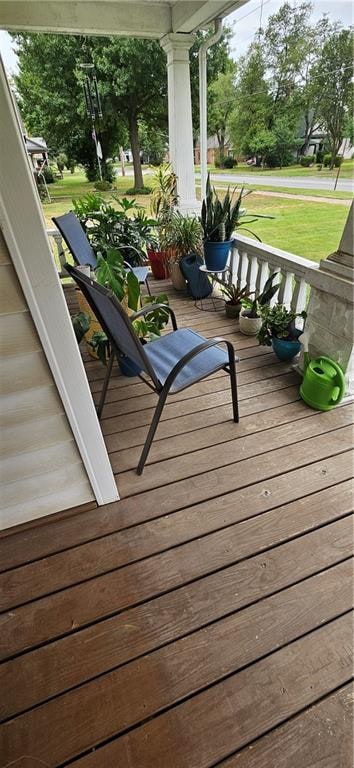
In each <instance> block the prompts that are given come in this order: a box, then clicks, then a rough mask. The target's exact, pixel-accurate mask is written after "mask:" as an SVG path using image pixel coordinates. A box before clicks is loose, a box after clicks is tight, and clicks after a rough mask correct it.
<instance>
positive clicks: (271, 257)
mask: <svg viewBox="0 0 354 768" xmlns="http://www.w3.org/2000/svg"><path fill="white" fill-rule="evenodd" d="M47 234H48V236H49V238H50V240H51V244H52V249H53V254H54V255H55V256H56V261H57V266H58V272H59V276H60V277H67V274H66V273H65V270H64V264H65V262H66V259H67V255H66V253H65V247H66V246H65V244H64V241H63V238H62V236H61V234H60V232H59V231H58V230H57V229H56V228H54V227H53V228H52V229H47ZM59 265H60V269H59ZM229 267H230V272H229V278H228V279H229V282H232V283H233V284H234V285H237V286H238V287H239V288H244V287H245V286H247V288H248V290H249V291H250V292H252V293H253V292H254V293H255V294H256V295H257V294H259V293H260V292H261V291H262V289H263V287H264V283H265V281H266V280H267V277H268V276H269V275H270V274H272V273H273V272H277V273H279V274H280V275H281V281H280V282H281V285H280V289H279V291H278V293H277V294H276V295H275V297H273V299H272V301H271V305H272V306H273V305H274V304H275V303H278V304H285V306H286V307H287V309H292V310H293V311H294V312H302V311H303V310H304V309H305V308H306V306H307V303H308V299H309V294H310V289H309V287H310V286H311V285H312V275H313V274H314V273H315V272H317V270H318V269H319V264H317V262H315V261H310V260H309V259H303V258H302V257H301V256H295V255H294V254H292V253H288V252H287V251H282V250H280V248H273V246H272V245H267V244H265V243H258V242H257V241H256V240H251V238H249V237H244V236H243V235H237V236H236V238H235V246H234V248H233V250H232V252H231V257H230V264H229Z"/></svg>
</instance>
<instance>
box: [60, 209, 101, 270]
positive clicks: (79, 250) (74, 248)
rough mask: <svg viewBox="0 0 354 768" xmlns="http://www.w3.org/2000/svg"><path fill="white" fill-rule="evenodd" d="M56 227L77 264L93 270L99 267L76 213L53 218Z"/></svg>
mask: <svg viewBox="0 0 354 768" xmlns="http://www.w3.org/2000/svg"><path fill="white" fill-rule="evenodd" d="M53 221H54V224H55V226H56V227H57V228H58V229H59V232H60V234H61V235H62V236H63V238H64V240H65V242H66V244H67V246H68V248H69V250H70V252H71V253H72V255H73V258H74V261H75V263H76V264H78V265H80V266H82V267H84V266H86V265H89V266H90V267H92V269H96V267H97V259H96V256H95V252H94V250H93V248H92V245H91V243H90V241H89V239H88V237H87V235H86V232H85V231H84V229H83V227H82V226H81V224H80V221H79V219H78V218H77V216H75V213H72V212H70V213H64V215H63V216H56V217H53Z"/></svg>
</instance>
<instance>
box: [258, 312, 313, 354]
mask: <svg viewBox="0 0 354 768" xmlns="http://www.w3.org/2000/svg"><path fill="white" fill-rule="evenodd" d="M261 317H262V326H261V328H260V330H259V331H258V334H257V338H258V341H259V343H260V344H264V345H266V346H268V347H270V346H272V347H273V350H274V352H275V354H276V356H277V357H278V359H279V360H292V358H293V357H295V355H297V354H298V352H300V348H301V342H300V341H299V336H301V334H302V333H303V328H302V329H301V330H300V329H299V328H296V325H295V321H296V318H297V317H302V318H303V319H304V320H305V319H306V312H301V313H300V314H297V313H296V312H292V311H291V310H288V309H287V308H286V307H285V306H284V305H283V304H275V305H274V307H269V306H267V305H266V306H263V307H262V308H261Z"/></svg>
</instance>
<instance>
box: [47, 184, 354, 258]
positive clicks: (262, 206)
mask: <svg viewBox="0 0 354 768" xmlns="http://www.w3.org/2000/svg"><path fill="white" fill-rule="evenodd" d="M144 179H145V183H146V184H147V185H149V176H144ZM132 184H133V178H132V177H131V176H128V177H125V178H122V177H120V178H117V179H116V182H115V187H116V191H117V193H118V194H119V195H121V196H124V193H125V191H126V190H127V189H129V187H131V186H132ZM49 190H50V194H51V197H52V202H51V203H44V204H43V210H44V215H45V219H46V223H47V226H48V227H52V226H53V224H52V222H51V217H52V216H60V215H61V214H62V213H66V212H67V211H69V210H70V209H71V208H72V199H73V198H77V197H80V196H82V195H84V194H87V193H88V192H92V191H93V190H94V185H93V184H92V183H89V182H87V181H86V180H85V175H84V173H83V172H82V171H79V170H78V171H76V172H75V174H73V175H71V174H70V173H65V175H64V179H62V180H60V181H57V182H56V183H55V184H51V185H50V187H49ZM272 191H277V192H278V191H280V190H278V189H277V190H274V189H273V190H272ZM284 191H287V192H291V193H292V194H293V195H294V199H291V200H290V199H288V198H281V197H271V196H269V197H267V196H265V195H264V196H263V195H262V196H260V195H259V196H258V195H257V196H256V195H254V196H252V195H250V196H249V197H248V198H247V201H246V207H247V210H249V211H250V212H252V211H254V212H255V213H256V212H259V213H265V214H269V215H271V216H274V219H272V220H267V219H266V220H260V221H258V222H255V223H254V224H252V225H251V229H253V230H254V232H255V233H256V234H257V235H258V236H259V237H261V239H262V241H263V242H265V243H268V244H269V245H273V246H275V247H278V248H282V249H283V250H285V251H290V252H291V253H294V254H296V255H297V256H304V257H306V258H308V259H313V260H315V261H319V260H320V259H322V258H325V257H326V256H328V255H329V254H330V253H331V252H333V251H335V250H336V248H337V247H338V244H339V241H340V237H341V234H342V231H343V227H344V223H345V220H346V217H347V214H348V210H349V202H348V206H346V205H336V204H335V203H323V202H312V201H304V200H298V199H296V193H295V190H294V189H292V190H287V189H286V188H285V189H284ZM298 192H299V194H302V193H303V191H302V190H298ZM307 192H309V191H308V190H307ZM102 194H103V197H106V198H109V197H110V192H106V193H102ZM220 194H221V195H222V192H220ZM310 194H311V195H312V191H310ZM322 194H323V193H322ZM325 194H326V196H327V193H325ZM339 194H341V196H342V193H339ZM347 197H348V195H347ZM136 199H137V200H138V202H139V203H141V204H142V205H144V206H145V207H148V206H149V196H146V195H142V196H139V197H137V198H136ZM244 234H248V233H247V232H244Z"/></svg>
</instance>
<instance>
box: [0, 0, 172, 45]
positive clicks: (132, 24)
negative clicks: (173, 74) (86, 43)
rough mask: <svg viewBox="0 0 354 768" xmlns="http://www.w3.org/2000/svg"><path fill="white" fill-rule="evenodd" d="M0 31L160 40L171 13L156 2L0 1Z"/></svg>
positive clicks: (164, 32) (103, 0)
mask: <svg viewBox="0 0 354 768" xmlns="http://www.w3.org/2000/svg"><path fill="white" fill-rule="evenodd" d="M0 28H1V29H7V30H9V31H10V32H11V31H28V32H52V33H65V34H74V35H80V34H85V35H110V36H111V35H119V36H120V37H125V36H130V37H145V38H160V37H161V36H162V35H164V34H166V33H167V32H170V30H171V9H170V6H169V5H167V3H157V2H149V3H146V2H133V3H126V2H109V0H108V1H107V0H102V1H101V2H90V0H79V1H78V0H76V1H75V2H69V0H66V1H65V0H64V2H61V1H60V0H59V1H57V2H53V1H52V0H50V1H49V2H38V0H28V1H27V2H25V1H24V0H11V2H9V0H0Z"/></svg>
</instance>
